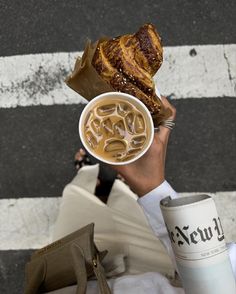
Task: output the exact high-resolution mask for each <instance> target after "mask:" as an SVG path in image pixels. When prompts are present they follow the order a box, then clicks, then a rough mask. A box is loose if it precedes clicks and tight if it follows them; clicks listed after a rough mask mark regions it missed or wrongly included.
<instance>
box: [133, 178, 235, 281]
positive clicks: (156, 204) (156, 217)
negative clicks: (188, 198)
mask: <svg viewBox="0 0 236 294" xmlns="http://www.w3.org/2000/svg"><path fill="white" fill-rule="evenodd" d="M167 196H170V197H171V198H172V199H174V198H177V197H178V194H177V193H176V192H175V190H174V189H173V188H172V187H171V186H170V184H169V183H168V182H167V181H164V182H163V183H162V184H161V185H160V186H158V187H156V188H155V189H153V190H152V191H151V192H149V193H147V194H146V195H144V196H142V197H140V198H139V199H138V203H139V205H140V206H141V207H142V208H143V211H144V214H145V215H146V217H147V219H148V222H149V224H150V226H151V228H152V230H153V232H154V234H155V235H156V236H157V237H158V238H159V239H160V241H161V242H162V243H163V244H164V246H165V247H166V250H167V252H168V254H169V256H170V258H171V260H172V263H173V265H174V266H175V268H176V270H177V267H176V261H175V256H174V252H173V250H172V247H171V242H170V239H169V236H168V232H167V229H166V226H165V222H164V219H163V217H162V213H161V208H160V201H161V200H162V199H163V198H165V197H167ZM227 247H228V252H229V257H230V261H231V264H232V269H233V272H234V277H235V279H236V244H234V243H230V244H227Z"/></svg>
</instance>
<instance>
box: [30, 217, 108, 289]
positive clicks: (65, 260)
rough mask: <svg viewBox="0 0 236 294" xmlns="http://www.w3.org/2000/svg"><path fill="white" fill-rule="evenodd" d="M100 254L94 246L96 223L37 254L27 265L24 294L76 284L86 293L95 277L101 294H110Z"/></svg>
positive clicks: (102, 254)
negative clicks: (88, 282)
mask: <svg viewBox="0 0 236 294" xmlns="http://www.w3.org/2000/svg"><path fill="white" fill-rule="evenodd" d="M106 253H107V251H103V252H99V251H98V249H97V247H96V245H95V243H94V224H93V223H92V224H89V225H87V226H85V227H83V228H82V229H80V230H78V231H76V232H74V233H72V234H70V235H68V236H66V237H64V238H62V239H60V240H58V241H55V242H54V243H52V244H50V245H48V246H46V247H44V248H42V249H40V250H38V251H36V252H35V253H34V254H33V255H32V256H31V260H30V261H29V262H28V263H27V264H26V286H25V294H38V293H45V292H50V291H53V290H57V289H61V288H64V287H67V286H70V285H75V284H77V290H76V294H85V293H86V288H87V280H88V279H89V278H92V277H94V276H95V277H96V278H97V280H98V285H99V289H100V293H101V294H110V293H111V291H110V289H109V286H108V284H107V281H106V278H105V273H104V269H103V266H102V265H101V260H102V259H103V258H104V257H105V255H106Z"/></svg>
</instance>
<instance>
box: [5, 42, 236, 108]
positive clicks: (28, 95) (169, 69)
mask: <svg viewBox="0 0 236 294" xmlns="http://www.w3.org/2000/svg"><path fill="white" fill-rule="evenodd" d="M164 50H165V60H164V63H163V65H162V67H161V69H160V71H159V72H158V73H157V75H156V76H155V82H156V84H157V87H158V88H159V89H160V90H161V92H162V93H163V94H165V95H168V96H172V98H176V99H178V98H191V97H193V98H201V97H204V98H210V97H224V96H228V97H235V95H236V44H231V45H196V46H195V45H194V46H175V47H165V48H164ZM81 54H82V52H73V53H45V54H29V55H19V56H10V57H0V107H2V108H10V107H16V106H30V105H53V104H74V103H75V104H77V103H81V102H82V103H85V102H86V101H85V100H84V99H83V98H82V97H81V96H80V95H78V94H77V93H75V92H74V91H72V90H71V89H70V88H69V87H67V86H66V85H65V83H64V80H65V78H66V77H67V76H68V74H69V73H70V72H71V71H72V68H73V66H74V63H75V60H76V57H77V56H78V55H81Z"/></svg>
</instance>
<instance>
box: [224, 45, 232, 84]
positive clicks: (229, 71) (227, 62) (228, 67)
mask: <svg viewBox="0 0 236 294" xmlns="http://www.w3.org/2000/svg"><path fill="white" fill-rule="evenodd" d="M224 59H225V61H226V64H227V70H228V76H229V80H230V82H231V83H232V81H233V77H232V74H231V70H230V62H229V59H228V57H227V55H226V52H225V48H224Z"/></svg>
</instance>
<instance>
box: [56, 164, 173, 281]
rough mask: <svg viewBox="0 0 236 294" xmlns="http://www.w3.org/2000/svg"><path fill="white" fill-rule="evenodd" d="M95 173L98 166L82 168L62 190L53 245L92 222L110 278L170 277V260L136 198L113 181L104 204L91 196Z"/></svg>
mask: <svg viewBox="0 0 236 294" xmlns="http://www.w3.org/2000/svg"><path fill="white" fill-rule="evenodd" d="M98 171H99V165H98V164H96V165H92V166H85V167H83V168H82V169H80V170H79V171H78V173H77V175H76V176H75V178H74V179H73V180H72V182H71V183H69V184H68V185H67V186H66V187H65V189H64V191H63V196H62V201H61V206H60V210H59V215H58V219H57V222H56V224H55V230H54V237H53V239H54V241H55V240H57V239H60V238H62V237H64V236H65V235H67V234H70V233H72V232H73V231H76V230H78V229H79V228H81V227H83V226H85V225H87V224H89V223H92V222H93V223H95V243H96V245H97V247H98V249H99V250H106V249H107V250H108V255H107V257H106V258H105V267H107V269H108V271H110V276H113V275H116V274H140V273H145V272H159V273H161V274H164V275H166V276H169V277H172V276H173V275H174V268H173V266H172V263H171V261H170V258H169V257H168V255H167V253H166V250H165V248H164V247H163V245H162V243H161V242H160V241H159V240H158V239H157V237H155V236H154V234H153V232H152V230H151V228H150V227H149V225H148V222H147V220H146V218H145V215H144V213H143V211H142V208H141V207H140V206H139V205H138V203H137V196H136V195H135V194H134V193H133V192H132V191H131V190H130V189H129V187H128V186H127V185H126V184H124V183H123V182H121V181H120V180H115V182H114V185H113V187H112V190H111V193H110V195H109V197H108V201H107V204H104V203H103V202H102V201H100V200H99V199H98V198H97V197H96V196H95V195H94V191H95V187H96V181H97V176H98ZM124 257H125V258H124Z"/></svg>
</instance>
